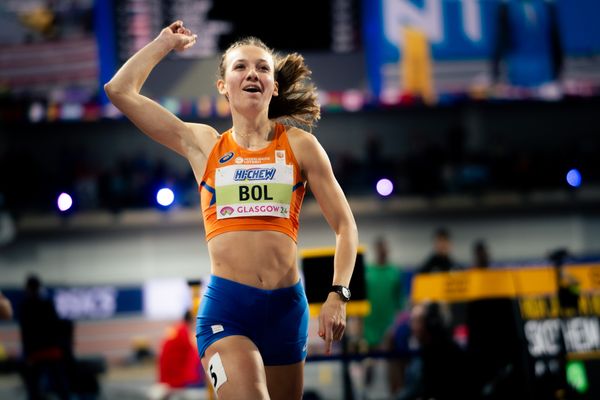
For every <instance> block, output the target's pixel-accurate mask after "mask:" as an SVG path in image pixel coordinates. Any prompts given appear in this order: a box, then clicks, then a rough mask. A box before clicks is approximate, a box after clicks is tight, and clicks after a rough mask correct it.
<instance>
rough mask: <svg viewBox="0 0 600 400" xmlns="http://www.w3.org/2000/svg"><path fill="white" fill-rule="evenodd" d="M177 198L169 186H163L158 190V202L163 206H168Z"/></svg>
mask: <svg viewBox="0 0 600 400" xmlns="http://www.w3.org/2000/svg"><path fill="white" fill-rule="evenodd" d="M173 200H175V194H174V193H173V191H172V190H171V189H169V188H162V189H160V190H159V191H158V192H156V202H157V203H158V204H160V205H161V206H163V207H168V206H170V205H171V204H172V203H173Z"/></svg>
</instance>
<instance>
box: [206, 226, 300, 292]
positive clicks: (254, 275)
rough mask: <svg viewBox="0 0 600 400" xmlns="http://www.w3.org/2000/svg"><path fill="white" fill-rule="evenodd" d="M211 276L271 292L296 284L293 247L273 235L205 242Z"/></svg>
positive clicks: (226, 235)
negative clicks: (209, 260) (206, 243)
mask: <svg viewBox="0 0 600 400" xmlns="http://www.w3.org/2000/svg"><path fill="white" fill-rule="evenodd" d="M208 252H209V254H210V259H211V273H212V274H213V275H216V276H219V277H221V278H225V279H229V280H232V281H235V282H238V283H242V284H244V285H249V286H253V287H257V288H260V289H266V290H273V289H280V288H285V287H290V286H293V285H295V284H296V283H298V280H299V279H300V273H299V271H298V267H297V259H296V257H297V245H296V242H295V241H294V240H293V239H292V238H290V237H289V236H288V235H286V234H283V233H280V232H275V231H235V232H227V233H223V234H221V235H218V236H215V237H214V238H212V239H210V240H209V241H208Z"/></svg>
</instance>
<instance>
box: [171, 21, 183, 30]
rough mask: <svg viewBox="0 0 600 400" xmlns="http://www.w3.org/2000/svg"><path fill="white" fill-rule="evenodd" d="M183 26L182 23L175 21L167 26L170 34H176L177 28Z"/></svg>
mask: <svg viewBox="0 0 600 400" xmlns="http://www.w3.org/2000/svg"><path fill="white" fill-rule="evenodd" d="M181 26H183V21H180V20H177V21H175V22H173V23H172V24H171V25H169V28H170V29H171V31H172V32H177V29H179V27H181Z"/></svg>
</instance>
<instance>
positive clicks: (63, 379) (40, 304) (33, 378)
mask: <svg viewBox="0 0 600 400" xmlns="http://www.w3.org/2000/svg"><path fill="white" fill-rule="evenodd" d="M18 316H19V317H18V319H19V327H20V331H21V344H22V350H23V358H24V365H23V371H22V373H23V380H24V382H25V387H26V390H27V398H28V399H29V400H37V399H42V398H45V397H44V394H47V393H54V394H55V395H56V396H58V398H59V399H61V400H67V399H69V396H70V390H69V382H68V371H67V367H68V365H67V362H68V358H69V356H70V349H69V348H68V346H69V343H67V342H68V340H65V338H70V335H69V334H68V332H64V330H65V328H67V327H68V326H71V325H69V324H65V323H64V321H62V320H61V319H60V318H59V317H58V315H57V313H56V309H55V308H54V303H53V301H52V299H50V298H48V297H46V296H45V293H44V290H43V287H42V282H41V280H40V279H39V278H38V277H37V276H36V275H30V276H28V277H27V281H26V284H25V298H24V299H23V301H22V302H21V304H20V306H19V313H18Z"/></svg>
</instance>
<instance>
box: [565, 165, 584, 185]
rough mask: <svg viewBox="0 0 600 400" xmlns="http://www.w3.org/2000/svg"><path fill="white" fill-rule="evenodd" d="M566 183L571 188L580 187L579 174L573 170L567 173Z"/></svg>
mask: <svg viewBox="0 0 600 400" xmlns="http://www.w3.org/2000/svg"><path fill="white" fill-rule="evenodd" d="M567 183H568V184H569V185H570V186H572V187H579V186H580V185H581V173H579V170H577V169H576V168H573V169H571V170H570V171H569V172H567Z"/></svg>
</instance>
